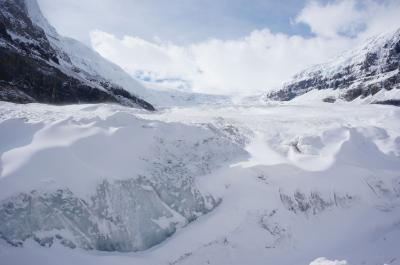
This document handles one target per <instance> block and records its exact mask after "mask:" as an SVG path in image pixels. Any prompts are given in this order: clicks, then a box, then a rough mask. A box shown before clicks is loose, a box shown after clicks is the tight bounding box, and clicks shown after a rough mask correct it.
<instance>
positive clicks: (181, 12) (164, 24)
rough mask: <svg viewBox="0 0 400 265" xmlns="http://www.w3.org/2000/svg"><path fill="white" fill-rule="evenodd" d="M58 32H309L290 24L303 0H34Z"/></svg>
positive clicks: (193, 37) (171, 37)
mask: <svg viewBox="0 0 400 265" xmlns="http://www.w3.org/2000/svg"><path fill="white" fill-rule="evenodd" d="M39 3H40V5H41V7H42V10H43V13H44V14H45V15H46V17H47V18H48V19H49V20H50V22H51V23H52V24H53V25H54V26H55V27H56V28H57V29H58V30H59V32H60V33H62V34H64V35H68V36H71V37H74V38H77V39H79V40H81V41H84V42H86V43H89V41H90V39H89V31H90V30H93V29H94V28H96V29H100V30H103V31H106V32H112V33H113V34H115V35H117V36H122V35H131V36H138V37H141V38H144V39H147V40H151V39H153V38H154V37H159V38H161V39H162V40H165V41H173V42H176V43H189V42H198V41H202V40H205V39H208V38H220V39H235V38H239V37H243V36H246V35H247V34H249V33H250V32H251V31H253V30H255V29H264V28H269V29H270V30H271V31H272V32H282V33H286V34H300V35H304V36H306V35H309V34H310V30H309V28H308V27H307V26H306V25H303V24H295V23H292V21H293V20H294V19H295V17H296V15H297V14H298V12H299V11H300V10H301V9H302V8H303V7H304V6H305V4H306V1H304V0H280V1H276V0H252V1H249V0H168V1H166V0H97V1H96V0H39Z"/></svg>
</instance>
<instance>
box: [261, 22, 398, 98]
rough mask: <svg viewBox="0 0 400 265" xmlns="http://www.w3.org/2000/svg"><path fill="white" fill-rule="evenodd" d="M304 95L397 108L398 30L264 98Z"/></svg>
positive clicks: (320, 66) (368, 42) (298, 78)
mask: <svg viewBox="0 0 400 265" xmlns="http://www.w3.org/2000/svg"><path fill="white" fill-rule="evenodd" d="M304 94H310V95H307V96H305V97H308V98H310V99H312V98H314V99H315V98H318V99H320V100H323V101H325V102H335V101H336V100H343V101H362V102H368V103H381V104H392V105H400V29H399V30H397V31H395V32H390V33H385V34H381V35H379V36H376V37H373V38H370V39H368V40H367V41H366V43H365V44H363V45H362V46H360V47H358V48H356V49H354V50H352V51H349V52H346V53H345V54H343V55H341V56H339V57H337V58H335V59H333V60H332V61H330V62H328V63H324V64H320V65H316V66H313V67H311V68H309V69H307V70H305V71H303V72H301V73H299V74H297V75H295V76H294V78H293V80H291V81H290V82H288V83H286V84H284V86H283V88H282V89H280V90H278V91H274V92H271V93H268V94H267V95H266V99H272V100H280V101H288V100H292V99H294V98H296V97H299V96H302V95H304Z"/></svg>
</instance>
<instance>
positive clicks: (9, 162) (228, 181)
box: [0, 103, 400, 265]
mask: <svg viewBox="0 0 400 265" xmlns="http://www.w3.org/2000/svg"><path fill="white" fill-rule="evenodd" d="M0 107H1V108H0V113H1V115H0V121H1V122H0V133H1V139H4V140H2V141H1V147H0V149H1V152H2V155H1V159H2V160H1V161H2V162H1V166H2V175H1V176H2V178H1V179H0V184H1V185H0V187H1V190H0V194H1V196H2V198H6V197H7V198H9V197H10V196H11V195H12V194H15V193H16V192H21V191H27V190H28V191H29V190H31V189H32V188H35V189H37V190H39V191H40V190H44V191H46V192H49V191H51V190H52V189H53V188H54V187H57V188H61V187H68V188H70V189H71V190H72V191H73V192H74V193H76V194H79V196H82V197H85V196H87V194H91V192H90V190H92V189H94V188H95V186H92V188H90V187H91V183H96V181H97V180H100V179H103V178H106V179H107V180H108V181H110V182H111V183H112V182H113V181H117V180H118V179H121V178H122V179H129V178H130V177H132V176H133V175H135V174H138V172H140V174H145V175H147V176H153V177H150V178H149V180H151V179H153V178H154V177H155V179H157V182H158V183H163V179H164V178H165V179H166V180H167V181H168V182H170V181H176V182H175V183H177V184H178V183H181V182H180V180H182V178H179V177H178V176H180V174H181V173H180V172H182V171H181V169H182V168H181V167H178V168H175V167H168V165H170V163H171V161H172V162H173V161H180V162H179V163H174V165H185V166H184V171H183V172H186V174H187V175H188V176H192V179H193V181H194V182H193V187H197V189H198V190H199V191H200V192H201V193H202V194H209V195H211V196H212V197H213V198H214V199H215V200H216V201H219V199H221V201H220V203H219V204H218V206H216V208H213V207H212V204H211V205H210V206H208V207H209V208H208V209H212V211H211V212H209V213H208V214H206V215H204V213H201V214H199V215H198V216H200V217H199V218H198V219H197V220H195V221H193V222H192V223H190V224H186V222H185V220H184V219H182V216H183V215H184V213H185V212H186V211H185V210H182V209H181V210H179V208H176V210H175V209H174V208H173V207H172V206H171V205H172V204H171V203H170V200H169V199H168V196H166V197H163V198H164V202H163V203H165V204H166V203H169V204H168V205H164V206H163V207H165V209H171V211H175V212H177V214H176V215H175V217H172V216H170V217H168V215H162V214H161V215H158V216H152V217H150V218H149V219H146V220H149V221H148V222H149V224H150V223H151V224H152V225H156V226H157V227H159V228H160V229H166V231H168V229H169V228H170V226H168V224H174V223H175V224H176V225H177V227H178V228H177V229H178V230H177V232H175V233H174V234H173V235H172V236H171V237H170V238H169V239H168V240H166V241H163V242H162V243H161V244H159V245H157V246H156V247H153V248H151V249H148V250H146V251H142V252H138V253H131V254H120V253H109V252H108V253H107V254H106V253H104V252H99V251H91V252H86V251H84V250H82V249H80V248H76V249H73V250H72V249H69V248H68V247H65V245H67V246H68V244H67V243H66V242H65V241H64V243H63V242H58V241H55V242H54V243H53V244H52V246H51V247H50V248H43V247H40V246H39V244H38V243H36V242H35V241H33V240H27V241H26V242H25V243H24V247H22V248H14V247H11V246H9V245H8V244H7V243H5V242H3V244H1V246H0V259H1V260H4V261H5V262H6V263H7V264H26V262H28V261H35V263H39V264H54V263H57V264H72V263H73V264H80V263H82V264H109V263H113V264H126V263H129V264H196V265H197V264H219V265H221V264H238V265H239V264H265V262H266V261H267V262H268V263H271V264H282V265H285V264H287V265H289V264H290V265H292V264H310V263H311V264H312V265H314V264H324V265H325V264H329V265H331V264H340V265H342V264H366V265H369V264H385V263H386V264H395V263H393V262H394V261H396V260H399V259H400V256H399V252H398V245H399V243H400V242H399V238H400V225H399V221H400V209H399V206H400V193H399V191H400V175H399V172H400V163H399V162H400V161H399V160H400V159H399V155H400V122H399V119H400V110H399V109H398V108H396V107H391V106H377V105H357V104H349V103H343V104H341V103H338V104H334V105H332V104H328V103H325V104H322V103H321V104H306V105H304V104H300V103H297V104H293V103H291V104H280V105H271V106H244V105H241V106H235V105H227V106H221V105H217V106H216V105H213V106H198V107H176V108H168V109H164V110H163V111H159V112H156V113H146V112H144V111H140V110H132V109H129V108H124V107H120V106H112V105H79V106H65V107H54V106H43V105H40V104H29V105H14V104H10V103H1V105H0ZM123 131H126V133H122V132H123ZM11 132H14V133H13V134H11ZM67 135H68V136H67ZM44 136H46V137H44ZM76 137H80V139H79V140H77V139H76ZM119 138H120V139H121V142H115V141H111V142H110V141H109V140H111V139H119ZM106 139H109V140H106ZM173 139H179V140H182V141H183V142H182V141H178V142H176V141H174V140H173ZM205 139H208V140H206V141H205ZM211 139H214V140H211ZM215 139H217V140H215ZM218 139H219V140H218ZM209 141H211V142H209ZM88 142H91V144H90V145H87V143H88ZM171 143H174V144H171ZM190 143H193V144H194V145H191V144H190ZM196 143H199V146H200V147H201V148H200V149H193V148H194V147H195V146H196ZM154 146H156V147H157V148H154ZM21 150H22V151H21ZM24 150H25V151H24ZM45 150H47V151H45ZM51 150H57V152H56V153H54V152H52V151H51ZM202 150H205V151H206V152H203V151H202ZM49 151H50V153H48V152H49ZM46 153H47V154H46ZM246 153H248V154H249V156H247V155H246ZM198 154H200V156H199V155H198ZM43 155H45V156H44V157H43V159H44V161H45V162H43V163H42V162H41V159H42V158H41V156H43ZM68 157H71V158H74V159H73V160H66V159H67V158H68ZM126 157H128V158H129V159H128V158H126ZM141 157H145V158H146V159H144V160H141V159H140V158H141ZM201 157H203V158H204V159H205V158H207V159H205V160H204V159H202V158H201ZM224 157H225V158H224ZM58 161H64V163H62V164H60V163H59V162H58ZM125 161H126V162H125ZM149 163H150V164H149ZM223 164H225V165H229V167H227V166H225V167H224V166H222V167H221V165H223ZM66 165H67V166H66ZM155 165H164V166H167V167H164V166H162V167H159V168H158V169H157V166H156V167H154V166H155ZM53 166H54V167H55V168H54V169H53V168H52V167H53ZM166 168H169V169H168V171H165V169H166ZM173 168H175V169H177V170H172V169H173ZM60 169H61V170H60ZM159 170H161V171H159ZM170 170H172V171H170ZM7 172H8V173H7ZM13 172H14V173H13ZM48 172H49V173H48ZM94 172H97V174H96V173H94ZM160 172H164V173H167V175H164V174H159V173H160ZM168 172H170V173H168ZM157 176H158V177H157ZM184 179H185V178H184ZM184 179H183V180H184ZM17 180H18V181H17ZM117 187H119V186H118V184H117V185H116V186H115V189H117V190H118V189H119V188H117ZM154 187H155V188H157V189H158V191H161V190H164V191H168V188H167V186H161V189H160V187H157V185H148V184H146V183H142V184H140V192H152V189H153V188H154ZM176 187H178V189H176V190H173V191H172V192H171V190H170V194H169V196H172V197H173V198H174V202H176V203H178V202H179V203H181V205H185V199H187V198H189V197H187V196H186V195H185V196H184V197H179V195H177V196H178V197H174V196H175V195H174V194H175V193H176V194H180V193H181V192H182V189H179V187H182V186H180V185H177V186H176ZM138 192H139V190H138ZM184 193H185V192H184ZM112 194H117V193H112ZM110 198H112V197H110ZM113 200H114V201H115V200H118V198H117V197H115V198H114V199H113ZM146 200H148V199H146ZM140 201H141V199H138V200H137V202H138V203H139V204H140ZM206 201H207V200H206ZM143 202H145V201H143ZM112 205H119V204H112ZM160 206H161V204H160ZM111 209H114V208H111ZM115 209H117V208H115ZM185 209H190V208H185ZM179 211H180V212H179ZM129 212H130V211H127V212H126V214H128V213H129ZM178 212H179V213H178ZM136 213H140V210H136ZM161 213H162V211H161ZM191 214H192V215H196V210H195V211H194V212H191ZM186 216H190V214H189V215H186ZM131 218H133V216H132V217H131ZM176 218H178V219H176ZM182 226H183V227H182ZM145 231H146V230H145ZM149 232H150V231H148V232H146V233H149ZM55 233H60V234H62V235H63V238H64V240H66V239H68V238H71V235H69V234H68V232H66V231H65V230H62V231H56V232H55V231H54V230H49V231H46V230H45V231H37V233H36V238H40V239H42V241H39V242H41V243H42V244H46V241H45V239H46V238H47V237H48V236H49V235H54V234H55ZM73 242H76V241H73ZM60 257H62V258H60ZM318 257H326V258H318ZM336 260H337V261H336ZM341 260H346V261H347V262H348V263H346V262H344V261H341Z"/></svg>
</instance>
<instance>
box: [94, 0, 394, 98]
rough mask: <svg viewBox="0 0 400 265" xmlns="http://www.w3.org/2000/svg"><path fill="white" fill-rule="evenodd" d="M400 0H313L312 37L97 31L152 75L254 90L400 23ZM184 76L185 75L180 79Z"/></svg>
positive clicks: (216, 90) (107, 45)
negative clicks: (151, 37) (187, 37)
mask: <svg viewBox="0 0 400 265" xmlns="http://www.w3.org/2000/svg"><path fill="white" fill-rule="evenodd" d="M399 13H400V2H398V1H373V0H369V1H357V0H351V1H339V0H337V1H333V2H328V3H320V2H318V1H310V2H308V3H307V4H306V6H305V7H304V8H303V9H302V10H301V11H300V12H299V14H298V15H297V16H296V17H295V19H294V20H293V22H292V23H293V24H296V25H298V24H303V25H306V26H307V27H309V29H310V31H311V32H312V36H302V35H288V34H284V33H275V32H272V31H271V30H270V29H268V28H264V29H257V30H254V31H252V32H250V33H249V34H248V36H245V37H242V38H238V39H231V40H224V39H217V38H213V39H209V40H205V41H201V42H197V43H192V44H187V45H178V44H174V43H171V42H168V41H163V40H161V39H158V40H156V41H148V40H145V39H142V38H139V37H135V36H123V37H122V38H119V37H117V36H115V35H114V34H112V33H108V32H104V31H100V30H93V31H92V32H91V42H92V46H93V48H94V49H95V50H96V51H97V52H99V53H100V54H101V55H102V56H104V57H106V58H107V59H109V60H111V61H113V62H114V63H117V64H118V65H120V66H121V67H123V68H124V69H125V70H126V71H127V72H128V73H129V74H131V75H132V76H134V77H136V78H139V79H142V80H145V81H147V82H157V83H164V84H166V85H168V84H170V85H171V86H176V84H177V83H178V84H180V85H181V86H182V87H184V88H186V89H189V90H192V91H196V92H204V93H212V94H234V95H235V94H253V93H258V92H261V91H266V90H273V89H277V88H279V87H281V85H282V83H283V82H285V81H287V80H288V79H290V77H291V76H292V75H294V74H295V73H297V72H298V71H301V70H303V69H304V68H306V67H307V66H310V65H313V64H317V63H321V62H324V61H326V60H328V59H329V58H331V57H334V56H336V55H338V54H340V53H341V52H343V51H345V50H347V49H350V48H353V47H354V46H356V45H357V44H359V43H361V42H362V41H363V40H365V39H366V38H368V37H370V36H373V35H376V34H380V33H383V32H387V31H390V30H394V29H396V28H398V27H399V26H400V21H399V20H398V14H399ZM177 80H178V82H177Z"/></svg>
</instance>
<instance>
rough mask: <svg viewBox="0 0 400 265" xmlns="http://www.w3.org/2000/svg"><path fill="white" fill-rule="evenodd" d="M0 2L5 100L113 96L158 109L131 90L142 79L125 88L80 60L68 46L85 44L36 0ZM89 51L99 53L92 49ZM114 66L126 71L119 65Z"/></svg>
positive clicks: (99, 99) (109, 99)
mask: <svg viewBox="0 0 400 265" xmlns="http://www.w3.org/2000/svg"><path fill="white" fill-rule="evenodd" d="M0 6H1V12H0V53H1V60H0V64H1V71H0V80H1V82H0V87H1V90H0V99H1V100H5V101H12V102H17V103H29V102H39V103H50V104H71V103H100V102H110V103H117V104H121V105H125V106H130V107H139V108H144V109H147V110H154V109H155V108H154V107H153V106H152V105H151V104H150V103H148V102H147V101H145V100H143V99H142V98H140V97H139V96H137V95H135V94H136V93H133V90H136V89H137V90H138V92H140V91H139V90H145V89H144V88H143V87H142V86H141V85H140V84H139V83H138V82H137V83H134V82H135V81H133V80H131V81H132V83H134V84H133V85H132V86H133V87H134V89H129V90H127V89H126V88H125V86H124V85H125V84H123V85H121V84H118V83H116V82H114V80H111V78H109V76H104V73H105V72H106V71H103V72H102V73H101V72H100V71H95V70H93V68H95V67H96V65H94V66H90V65H86V67H85V64H84V62H85V58H82V59H81V60H82V61H83V63H79V62H80V61H79V60H80V59H79V58H78V57H79V55H82V53H78V55H77V56H76V55H74V53H73V50H72V51H71V50H70V49H68V48H69V47H70V46H72V45H77V46H79V47H80V48H79V49H82V47H84V45H83V44H80V43H79V42H78V41H75V40H71V39H67V38H64V37H61V36H59V35H58V33H57V31H56V30H55V29H54V28H53V27H52V26H51V25H50V24H49V23H48V22H47V19H46V18H45V17H44V16H43V15H42V13H41V11H40V8H39V6H38V4H37V2H36V0H17V1H10V0H1V1H0ZM67 41H69V42H67ZM87 49H88V50H90V49H89V48H87ZM86 53H88V52H87V50H86ZM91 53H93V54H94V53H95V52H94V51H91ZM88 56H92V57H96V56H95V55H91V54H90V53H89V55H88ZM98 58H101V57H100V55H99V56H98ZM100 60H101V59H100ZM102 60H104V61H106V60H105V59H102ZM86 61H87V60H86ZM109 64H110V65H111V63H109ZM103 65H104V63H103ZM90 67H91V68H92V71H91V70H90ZM115 69H116V70H115V71H116V72H118V71H122V70H121V69H119V68H118V67H117V66H115Z"/></svg>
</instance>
